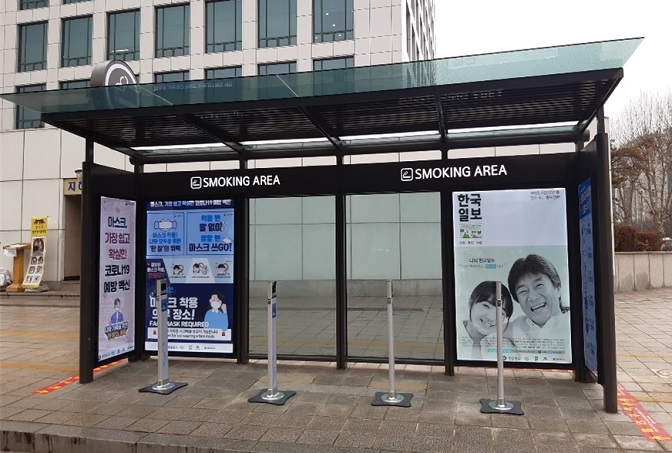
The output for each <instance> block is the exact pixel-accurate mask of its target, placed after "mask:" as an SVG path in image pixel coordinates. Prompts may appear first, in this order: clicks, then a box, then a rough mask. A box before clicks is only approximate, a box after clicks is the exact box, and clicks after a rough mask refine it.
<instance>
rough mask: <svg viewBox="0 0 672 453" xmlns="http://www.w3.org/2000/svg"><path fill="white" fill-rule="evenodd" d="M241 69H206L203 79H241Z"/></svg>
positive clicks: (234, 67)
mask: <svg viewBox="0 0 672 453" xmlns="http://www.w3.org/2000/svg"><path fill="white" fill-rule="evenodd" d="M242 75H243V67H242V66H233V67H230V68H216V69H206V70H205V78H206V79H208V80H211V79H228V78H231V77H242Z"/></svg>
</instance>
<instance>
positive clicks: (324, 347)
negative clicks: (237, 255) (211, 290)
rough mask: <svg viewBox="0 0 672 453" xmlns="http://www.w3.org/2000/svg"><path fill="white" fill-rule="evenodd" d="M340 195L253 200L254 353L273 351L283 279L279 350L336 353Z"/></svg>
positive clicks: (251, 333) (291, 352)
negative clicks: (270, 334) (270, 335)
mask: <svg viewBox="0 0 672 453" xmlns="http://www.w3.org/2000/svg"><path fill="white" fill-rule="evenodd" d="M334 218H335V204H334V197H331V196H326V197H305V198H274V199H256V200H250V230H249V231H250V353H252V354H266V352H267V347H268V345H267V295H266V294H267V293H266V287H267V282H268V281H271V280H277V281H278V284H277V294H278V303H277V313H278V315H277V345H278V349H277V351H278V354H298V355H313V356H315V355H317V356H335V354H336V283H335V241H336V239H335V226H334Z"/></svg>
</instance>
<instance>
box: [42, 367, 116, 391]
mask: <svg viewBox="0 0 672 453" xmlns="http://www.w3.org/2000/svg"><path fill="white" fill-rule="evenodd" d="M122 362H124V360H117V361H116V362H112V363H108V364H107V365H102V366H99V367H98V368H94V369H93V373H94V374H96V373H100V372H101V371H103V370H106V369H108V368H110V367H113V366H114V365H117V364H119V363H122ZM77 381H79V374H75V375H74V376H70V377H69V378H65V379H63V380H61V381H58V382H55V383H53V384H51V385H48V386H46V387H42V388H41V389H37V390H34V391H33V395H46V394H48V393H51V392H55V391H56V390H60V389H62V388H63V387H65V386H66V385H70V384H72V383H73V382H77Z"/></svg>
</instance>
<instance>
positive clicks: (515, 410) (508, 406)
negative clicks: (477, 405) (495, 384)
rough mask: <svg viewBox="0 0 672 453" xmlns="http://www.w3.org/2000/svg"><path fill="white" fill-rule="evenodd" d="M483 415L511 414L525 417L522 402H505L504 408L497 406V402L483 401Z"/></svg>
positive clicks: (484, 399)
mask: <svg viewBox="0 0 672 453" xmlns="http://www.w3.org/2000/svg"><path fill="white" fill-rule="evenodd" d="M481 413H482V414H511V415H523V414H524V412H523V408H522V407H521V403H520V401H505V402H504V405H503V406H500V405H498V404H497V400H489V399H487V398H482V399H481Z"/></svg>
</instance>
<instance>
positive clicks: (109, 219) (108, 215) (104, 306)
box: [98, 197, 136, 361]
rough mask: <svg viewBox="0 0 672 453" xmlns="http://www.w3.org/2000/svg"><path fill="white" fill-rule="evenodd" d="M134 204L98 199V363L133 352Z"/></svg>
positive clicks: (113, 199) (112, 199)
mask: <svg viewBox="0 0 672 453" xmlns="http://www.w3.org/2000/svg"><path fill="white" fill-rule="evenodd" d="M135 209H136V208H135V201H132V200H121V199H117V198H107V197H101V199H100V270H99V285H98V294H99V298H98V361H103V360H106V359H109V358H111V357H116V356H118V355H121V354H124V353H126V352H129V351H132V350H134V349H135V339H134V332H135V218H136V217H135V216H136V211H135Z"/></svg>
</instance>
